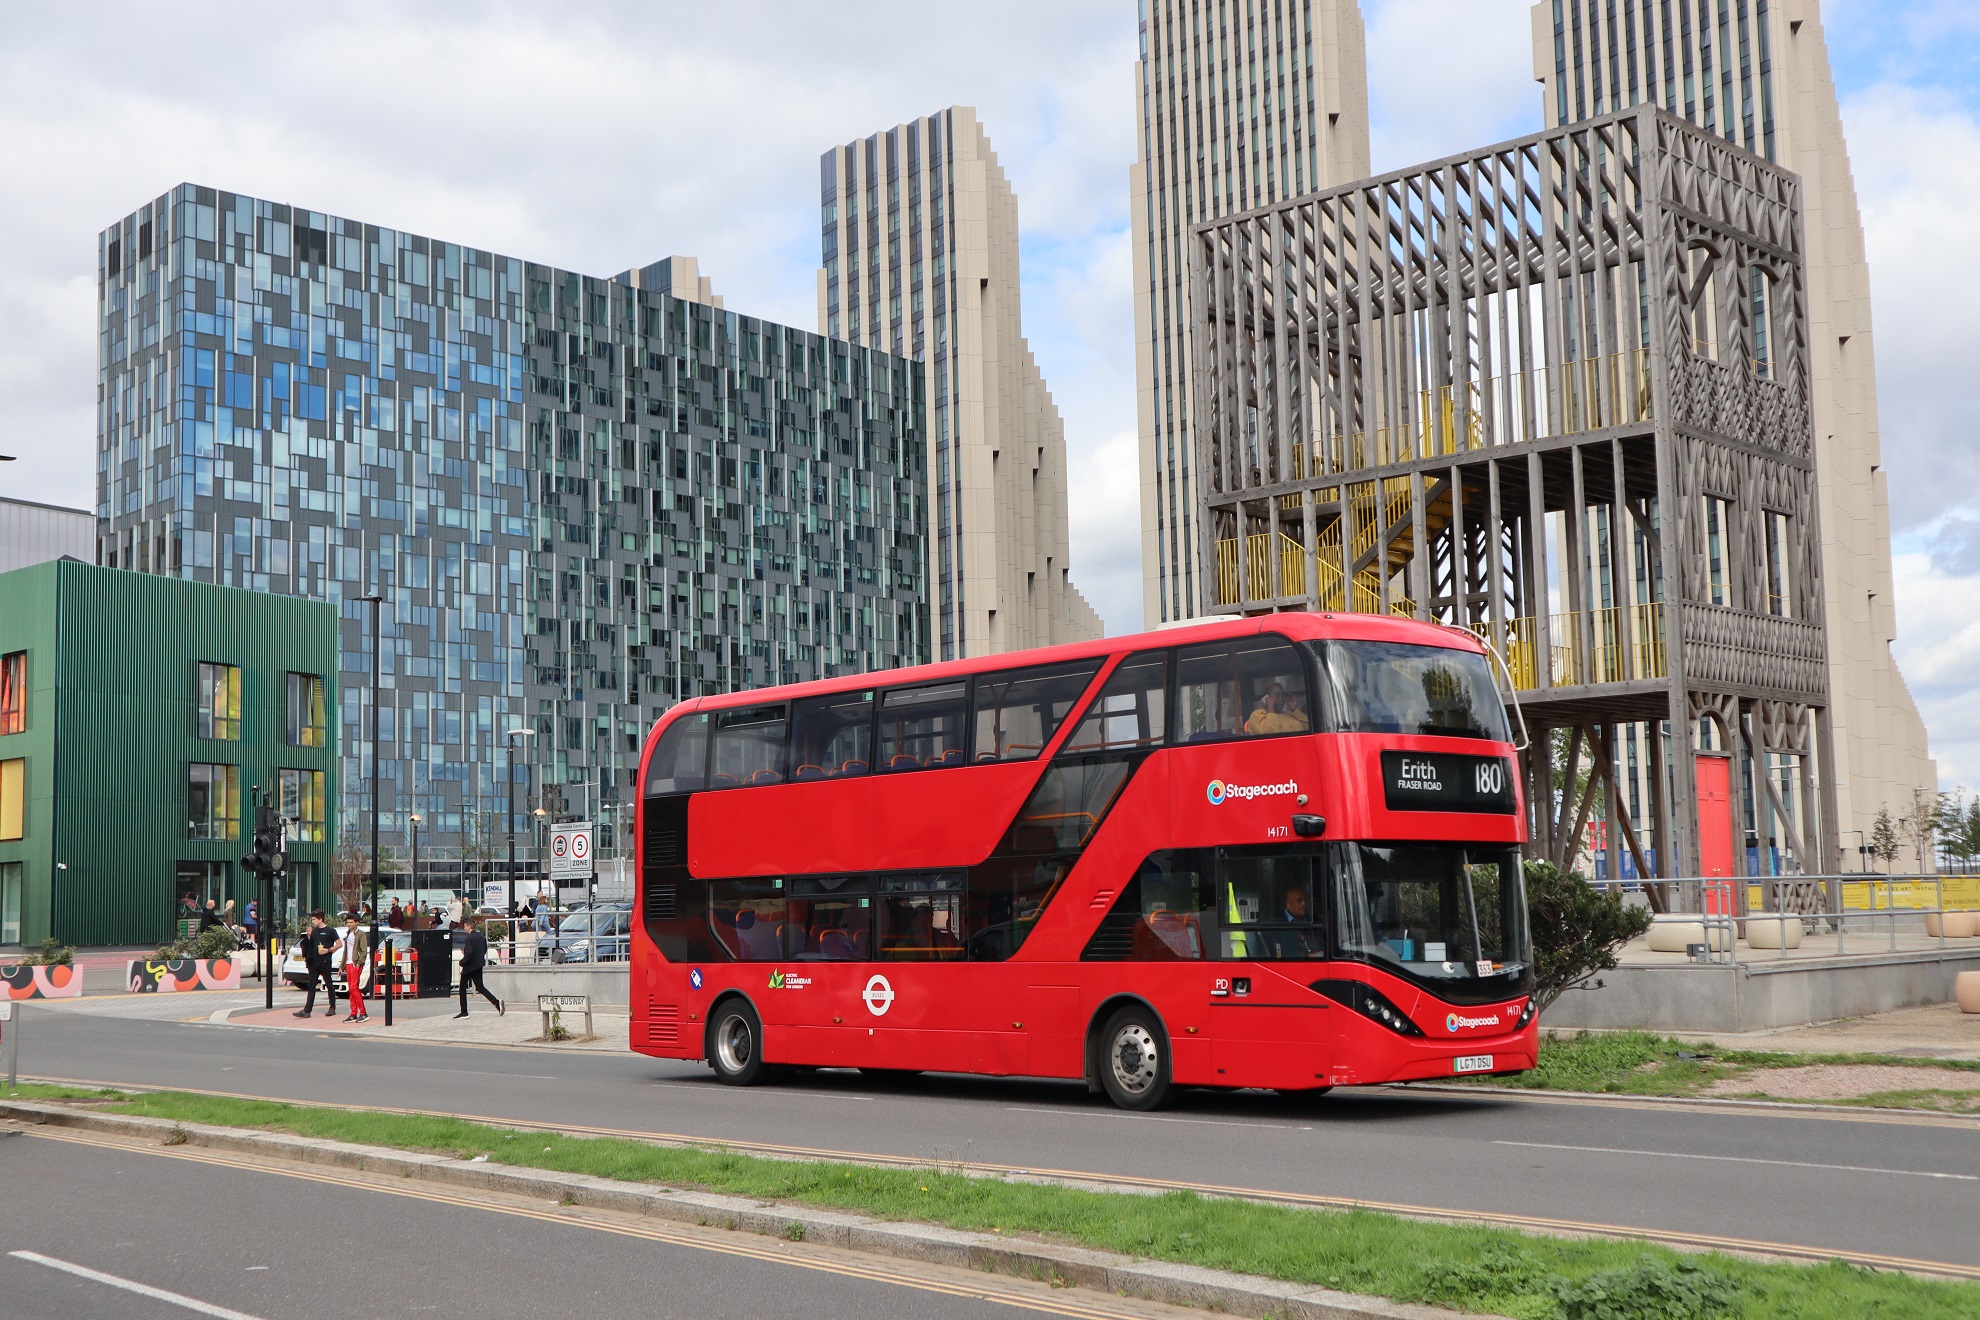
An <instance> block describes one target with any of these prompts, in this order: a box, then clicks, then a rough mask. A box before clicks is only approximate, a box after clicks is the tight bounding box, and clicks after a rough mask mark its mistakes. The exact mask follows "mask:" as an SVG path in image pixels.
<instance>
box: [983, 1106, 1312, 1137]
mask: <svg viewBox="0 0 1980 1320" xmlns="http://www.w3.org/2000/svg"><path fill="white" fill-rule="evenodd" d="M1004 1108H1006V1109H1008V1110H1011V1111H1012V1112H1013V1113H1019V1114H1057V1115H1059V1116H1061V1117H1064V1118H1105V1119H1109V1120H1121V1119H1128V1120H1138V1121H1140V1122H1143V1123H1201V1124H1203V1125H1204V1126H1205V1127H1234V1128H1270V1129H1271V1130H1272V1131H1274V1132H1311V1131H1312V1130H1313V1125H1312V1124H1311V1123H1250V1122H1246V1121H1245V1120H1243V1119H1235V1118H1233V1119H1223V1118H1176V1117H1173V1116H1171V1115H1167V1114H1124V1113H1121V1112H1120V1111H1118V1110H1106V1109H1047V1108H1045V1107H1044V1106H1043V1105H1005V1106H1004Z"/></svg>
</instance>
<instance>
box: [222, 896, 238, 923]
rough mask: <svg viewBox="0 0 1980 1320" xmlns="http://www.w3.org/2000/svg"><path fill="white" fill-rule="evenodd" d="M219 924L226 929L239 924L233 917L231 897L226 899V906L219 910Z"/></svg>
mask: <svg viewBox="0 0 1980 1320" xmlns="http://www.w3.org/2000/svg"><path fill="white" fill-rule="evenodd" d="M220 924H221V925H223V926H225V927H226V928H227V929H228V930H233V929H234V928H235V927H237V926H239V925H240V922H239V921H237V920H236V919H235V917H234V900H233V899H231V898H230V899H228V900H227V906H226V907H224V908H222V909H221V910H220Z"/></svg>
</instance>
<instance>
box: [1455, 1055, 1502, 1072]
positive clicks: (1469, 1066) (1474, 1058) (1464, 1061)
mask: <svg viewBox="0 0 1980 1320" xmlns="http://www.w3.org/2000/svg"><path fill="white" fill-rule="evenodd" d="M1452 1062H1453V1064H1454V1068H1455V1071H1457V1072H1491V1071H1492V1056H1491V1055H1489V1054H1463V1055H1459V1056H1458V1057H1457V1058H1456V1059H1455V1060H1453V1061H1452Z"/></svg>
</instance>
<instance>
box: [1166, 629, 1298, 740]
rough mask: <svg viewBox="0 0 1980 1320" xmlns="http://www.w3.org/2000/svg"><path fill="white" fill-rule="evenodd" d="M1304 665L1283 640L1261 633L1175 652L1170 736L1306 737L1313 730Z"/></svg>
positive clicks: (1187, 738)
mask: <svg viewBox="0 0 1980 1320" xmlns="http://www.w3.org/2000/svg"><path fill="white" fill-rule="evenodd" d="M1310 709H1311V706H1310V705H1309V702H1308V697H1307V691H1306V665H1305V662H1304V661H1302V660H1301V659H1300V655H1299V651H1298V649H1297V648H1296V647H1294V646H1293V644H1292V643H1291V642H1289V641H1287V640H1286V639H1285V638H1283V637H1277V636H1273V635H1270V634H1265V635H1262V636H1258V637H1245V638H1240V639H1238V640H1237V641H1234V642H1212V643H1210V644H1209V645H1206V646H1192V647H1187V648H1185V649H1183V650H1181V651H1179V652H1177V653H1176V737H1177V739H1178V740H1179V741H1181V742H1208V741H1212V740H1214V739H1218V738H1237V737H1253V738H1256V737H1261V736H1264V735H1268V734H1276V733H1307V732H1310V731H1311V730H1312V728H1313V721H1312V717H1311V716H1310V715H1308V713H1307V712H1308V711H1309V710H1310Z"/></svg>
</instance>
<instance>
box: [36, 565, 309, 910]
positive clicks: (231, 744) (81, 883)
mask: <svg viewBox="0 0 1980 1320" xmlns="http://www.w3.org/2000/svg"><path fill="white" fill-rule="evenodd" d="M336 674H337V610H336V607H335V606H333V605H328V604H324V603H320V602H316V601H307V600H298V599H294V598H291V597H286V596H270V595H263V594H260V593H257V592H252V591H243V590H238V589H235V588H231V587H215V586H208V585H205V584H203V583H197V582H187V581H182V580H180V579H177V578H167V577H155V576H152V575H151V574H148V573H127V572H122V571H119V570H116V569H108V568H97V567H94V566H93V565H89V564H84V563H79V562H77V561H76V560H73V559H62V560H57V561H55V562H52V563H46V564H38V565H36V566H34V567H32V568H23V569H19V570H16V571H15V572H12V573H5V574H0V946H4V945H9V944H28V945H33V944H36V943H39V942H40V941H41V940H42V939H43V938H45V937H47V936H49V935H53V936H54V937H55V938H56V939H58V940H61V941H63V942H64V943H68V944H148V943H151V942H154V941H161V940H164V939H167V938H169V937H170V936H171V934H172V930H173V920H174V915H175V912H176V910H177V909H178V908H179V906H180V905H181V903H182V901H183V899H184V897H185V896H186V895H191V896H192V897H194V898H195V899H196V900H197V901H199V902H201V903H203V902H204V901H205V899H207V898H208V897H212V898H217V899H219V900H220V902H221V903H222V904H224V903H225V902H226V901H227V899H229V898H232V899H234V900H235V901H236V903H237V905H238V907H239V908H241V909H243V910H244V909H245V908H246V906H247V902H248V900H249V899H250V898H253V897H254V896H255V895H254V892H253V891H254V881H253V878H252V876H251V874H250V873H249V872H247V871H246V869H245V868H243V867H242V865H241V856H242V854H244V853H246V852H247V851H249V849H250V847H251V843H250V839H251V836H252V834H253V823H254V815H253V805H252V790H253V789H254V788H256V787H259V788H260V789H261V790H262V791H263V792H264V793H269V794H274V795H277V796H278V797H279V799H280V802H281V810H282V814H283V815H284V816H285V817H287V818H290V819H291V820H292V822H293V824H292V825H291V827H290V829H291V840H292V842H291V843H290V856H291V857H292V858H293V860H294V867H293V870H292V874H293V882H292V884H291V886H290V897H291V898H292V899H293V900H294V902H293V903H292V904H288V905H285V906H289V907H290V910H291V911H293V910H295V908H296V907H298V906H299V907H301V908H302V910H304V911H307V910H308V908H309V906H311V905H313V904H315V903H317V902H319V901H320V900H322V899H324V898H327V896H328V895H329V893H330V888H331V885H330V881H331V866H332V859H333V856H334V853H335V837H334V828H333V824H332V822H334V821H335V820H336V803H335V801H334V800H333V799H334V796H335V793H336V788H337V759H336V758H337V749H336V745H335V744H336V730H337V718H336V697H337V694H336Z"/></svg>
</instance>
